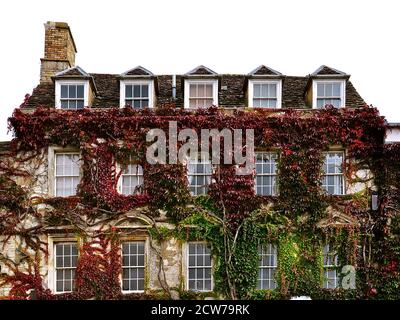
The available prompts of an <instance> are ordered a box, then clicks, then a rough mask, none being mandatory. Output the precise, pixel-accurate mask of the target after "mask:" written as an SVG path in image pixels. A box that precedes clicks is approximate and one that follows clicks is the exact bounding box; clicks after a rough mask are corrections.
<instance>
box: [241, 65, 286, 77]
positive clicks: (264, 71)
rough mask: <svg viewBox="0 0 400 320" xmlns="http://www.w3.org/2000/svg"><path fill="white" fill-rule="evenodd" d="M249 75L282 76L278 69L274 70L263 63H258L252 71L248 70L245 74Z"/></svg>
mask: <svg viewBox="0 0 400 320" xmlns="http://www.w3.org/2000/svg"><path fill="white" fill-rule="evenodd" d="M247 75H248V76H250V77H254V76H256V77H260V76H261V77H281V76H283V75H282V73H280V72H279V71H276V70H274V69H272V68H270V67H267V66H265V65H263V64H262V65H260V66H258V67H257V68H255V69H254V70H253V71H251V72H249V73H248V74H247Z"/></svg>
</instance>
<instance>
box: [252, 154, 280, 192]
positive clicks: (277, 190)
mask: <svg viewBox="0 0 400 320" xmlns="http://www.w3.org/2000/svg"><path fill="white" fill-rule="evenodd" d="M258 154H268V155H275V156H276V162H275V167H276V171H275V173H274V174H273V173H263V174H257V155H258ZM278 160H279V153H278V152H273V151H270V152H262V151H260V152H255V159H254V166H255V167H254V170H255V172H254V191H255V193H256V195H261V196H277V195H279V185H278V177H279V174H278V168H277V165H278V164H277V161H278ZM257 176H260V177H271V178H272V177H275V190H276V192H275V193H272V194H270V195H262V194H258V193H257ZM271 187H273V185H271Z"/></svg>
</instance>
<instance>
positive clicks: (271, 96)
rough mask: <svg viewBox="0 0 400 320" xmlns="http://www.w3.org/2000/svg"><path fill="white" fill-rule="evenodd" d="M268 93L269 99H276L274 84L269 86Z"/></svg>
mask: <svg viewBox="0 0 400 320" xmlns="http://www.w3.org/2000/svg"><path fill="white" fill-rule="evenodd" d="M268 92H269V95H268V97H269V98H276V84H275V83H272V84H269V90H268Z"/></svg>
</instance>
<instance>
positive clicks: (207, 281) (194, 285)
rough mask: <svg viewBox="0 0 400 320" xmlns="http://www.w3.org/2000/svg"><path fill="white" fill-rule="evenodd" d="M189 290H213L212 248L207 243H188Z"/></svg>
mask: <svg viewBox="0 0 400 320" xmlns="http://www.w3.org/2000/svg"><path fill="white" fill-rule="evenodd" d="M187 276H188V286H189V287H188V289H189V290H197V291H210V290H212V287H211V281H212V271H211V248H210V247H209V246H208V245H207V244H205V243H188V269H187Z"/></svg>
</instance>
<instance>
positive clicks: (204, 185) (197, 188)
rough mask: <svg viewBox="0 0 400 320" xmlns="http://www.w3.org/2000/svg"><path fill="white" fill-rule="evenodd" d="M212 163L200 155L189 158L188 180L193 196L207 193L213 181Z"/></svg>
mask: <svg viewBox="0 0 400 320" xmlns="http://www.w3.org/2000/svg"><path fill="white" fill-rule="evenodd" d="M211 175H212V165H211V161H210V160H209V159H206V158H205V157H199V158H196V159H189V162H188V180H189V189H190V193H191V194H192V195H193V196H197V195H200V194H206V193H207V192H208V186H209V185H210V183H211Z"/></svg>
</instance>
